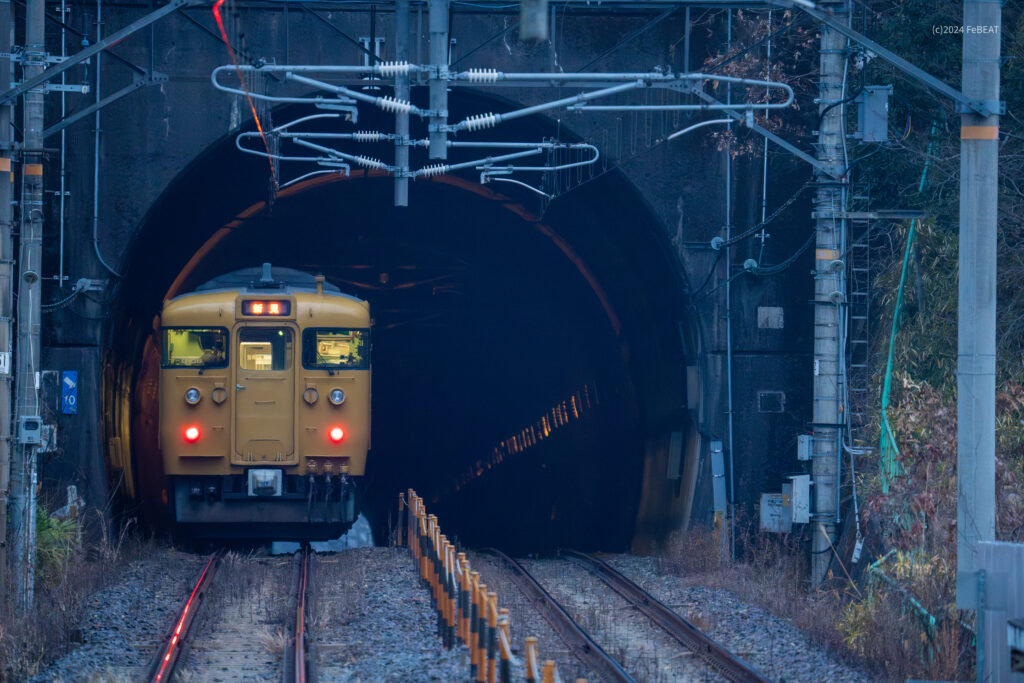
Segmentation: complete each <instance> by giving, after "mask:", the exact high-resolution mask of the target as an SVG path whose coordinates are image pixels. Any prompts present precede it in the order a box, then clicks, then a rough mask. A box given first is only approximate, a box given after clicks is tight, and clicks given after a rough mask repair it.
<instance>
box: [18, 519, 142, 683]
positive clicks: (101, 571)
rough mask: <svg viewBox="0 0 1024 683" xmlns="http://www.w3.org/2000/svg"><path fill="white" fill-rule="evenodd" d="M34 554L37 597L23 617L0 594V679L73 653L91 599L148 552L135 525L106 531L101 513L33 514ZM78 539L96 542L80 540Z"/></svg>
mask: <svg viewBox="0 0 1024 683" xmlns="http://www.w3.org/2000/svg"><path fill="white" fill-rule="evenodd" d="M37 530H38V543H39V546H38V547H39V552H38V554H37V566H36V570H37V571H36V576H37V584H36V599H35V604H34V605H33V608H32V610H31V611H30V612H29V613H27V614H22V613H21V612H20V611H19V610H18V608H17V605H16V604H15V599H14V597H15V594H14V591H13V590H10V587H9V586H4V587H3V589H4V590H3V591H0V681H20V680H25V679H26V678H29V677H31V676H33V675H35V674H36V673H38V672H39V671H40V670H41V669H42V668H43V666H44V665H45V664H46V663H48V662H50V661H52V660H54V659H56V658H57V657H59V656H61V655H63V654H65V653H66V652H68V651H70V650H71V649H73V648H74V647H75V645H76V642H78V641H79V640H80V638H81V631H80V626H81V620H82V616H83V613H84V610H85V607H86V605H87V604H88V601H89V598H90V596H91V595H92V594H93V593H95V592H96V591H97V590H99V589H100V588H103V587H104V586H106V585H109V584H110V583H112V581H113V580H114V579H115V578H116V577H117V576H118V574H119V568H121V567H123V566H125V565H126V564H127V563H129V562H132V561H133V560H136V559H141V558H143V557H146V556H148V555H150V554H152V552H153V547H154V546H153V544H152V542H151V541H150V540H148V539H141V538H139V536H138V535H137V533H136V531H137V530H136V529H135V528H134V524H133V523H132V522H128V523H127V524H125V525H123V526H121V527H120V528H119V529H118V530H117V532H116V533H115V534H114V535H113V536H108V534H107V533H106V520H105V516H104V513H103V512H102V511H100V510H94V511H92V512H91V514H87V515H85V516H84V518H82V519H69V520H59V519H55V518H54V517H52V516H50V515H49V514H47V513H46V512H45V510H43V509H42V508H40V509H39V510H38V512H37ZM81 539H99V540H98V541H95V542H93V541H89V540H85V541H82V540H81Z"/></svg>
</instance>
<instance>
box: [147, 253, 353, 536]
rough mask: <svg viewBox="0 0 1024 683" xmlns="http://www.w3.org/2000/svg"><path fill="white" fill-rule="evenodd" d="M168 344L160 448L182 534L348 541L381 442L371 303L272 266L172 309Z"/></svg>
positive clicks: (232, 277) (166, 324) (228, 279)
mask: <svg viewBox="0 0 1024 683" xmlns="http://www.w3.org/2000/svg"><path fill="white" fill-rule="evenodd" d="M160 344H161V356H162V359H161V365H160V368H161V369H160V450H161V453H162V458H163V466H164V475H165V476H166V477H167V491H168V506H169V508H170V510H171V514H172V519H173V520H174V522H175V524H176V526H177V528H178V530H179V532H182V533H183V535H185V536H187V537H193V538H206V539H244V540H266V539H274V540H326V539H329V538H336V537H337V536H339V535H340V534H342V533H344V531H345V530H346V529H347V528H348V527H349V526H350V525H351V524H352V522H354V521H355V518H356V514H357V505H356V487H355V481H354V479H353V478H355V477H360V476H362V475H363V474H364V472H365V469H366V457H367V452H368V450H369V447H370V378H371V369H370V307H369V304H368V303H367V302H365V301H362V300H361V299H357V298H356V297H353V296H349V295H346V294H342V293H341V292H340V291H339V290H338V289H337V288H336V287H334V286H332V285H330V284H328V283H326V282H325V281H324V278H323V276H316V277H314V276H312V275H309V274H307V273H303V272H300V271H297V270H291V269H287V268H276V267H275V268H272V267H271V266H270V264H266V263H265V264H263V267H262V268H249V269H245V270H240V271H235V272H233V273H229V274H227V275H223V276H220V277H218V278H215V279H213V280H211V281H210V282H207V283H205V284H204V285H202V286H200V287H198V288H197V289H196V290H195V291H194V292H191V293H188V294H184V295H182V296H178V297H176V298H174V299H172V300H170V301H166V302H164V307H163V312H162V314H161V318H160Z"/></svg>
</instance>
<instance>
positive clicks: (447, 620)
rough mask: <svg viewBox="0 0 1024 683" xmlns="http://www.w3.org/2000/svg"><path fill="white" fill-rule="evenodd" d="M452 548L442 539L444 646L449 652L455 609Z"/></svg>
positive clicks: (453, 637)
mask: <svg viewBox="0 0 1024 683" xmlns="http://www.w3.org/2000/svg"><path fill="white" fill-rule="evenodd" d="M453 550H454V546H453V545H452V544H451V541H449V540H448V539H447V538H446V537H445V539H444V581H443V582H442V583H443V585H444V645H445V647H446V648H448V649H449V650H450V649H452V648H453V647H455V631H454V625H455V609H454V604H453V596H454V594H455V591H454V590H453V586H452V562H453V560H454V557H455V556H454V555H453V554H452V551H453Z"/></svg>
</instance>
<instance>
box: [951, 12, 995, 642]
mask: <svg viewBox="0 0 1024 683" xmlns="http://www.w3.org/2000/svg"><path fill="white" fill-rule="evenodd" d="M1000 21H1001V8H1000V4H999V2H998V0H965V2H964V20H963V23H964V41H963V60H964V61H963V84H962V88H963V93H964V94H965V95H967V96H968V97H970V98H971V99H972V100H981V101H984V102H986V103H989V108H990V111H998V107H997V105H996V104H995V103H996V102H998V100H999V53H1000V45H999V40H1000V36H1001V35H1002V34H1001V26H1000ZM983 30H988V31H989V32H982V31H983ZM960 126H961V127H960V299H959V305H958V308H959V314H958V317H959V321H958V326H959V333H958V346H959V356H958V360H957V371H956V375H957V383H956V385H957V436H956V445H957V488H958V491H957V495H958V497H957V594H956V598H957V599H956V601H957V607H960V608H962V609H963V608H966V609H971V608H974V607H975V604H976V587H977V581H978V580H977V577H976V575H975V573H976V572H977V570H978V569H979V567H978V566H977V554H978V542H979V541H992V540H995V524H996V521H995V520H996V509H995V499H996V492H995V477H996V475H995V471H996V456H995V449H996V443H995V434H996V421H995V411H996V399H995V393H996V206H997V203H998V197H997V191H998V178H997V174H998V171H999V116H998V115H997V114H993V115H992V116H979V115H977V114H973V113H970V114H964V115H963V116H962V117H961V120H960ZM997 637H998V636H997Z"/></svg>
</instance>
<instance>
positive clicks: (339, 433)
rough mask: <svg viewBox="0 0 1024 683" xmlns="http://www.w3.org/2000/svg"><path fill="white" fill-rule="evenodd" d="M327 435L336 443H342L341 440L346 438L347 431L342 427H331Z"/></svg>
mask: <svg viewBox="0 0 1024 683" xmlns="http://www.w3.org/2000/svg"><path fill="white" fill-rule="evenodd" d="M327 436H328V437H329V438H330V439H331V441H333V442H334V443H341V440H342V439H344V438H345V432H344V431H343V430H342V428H341V427H331V429H330V431H329V432H327Z"/></svg>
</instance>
